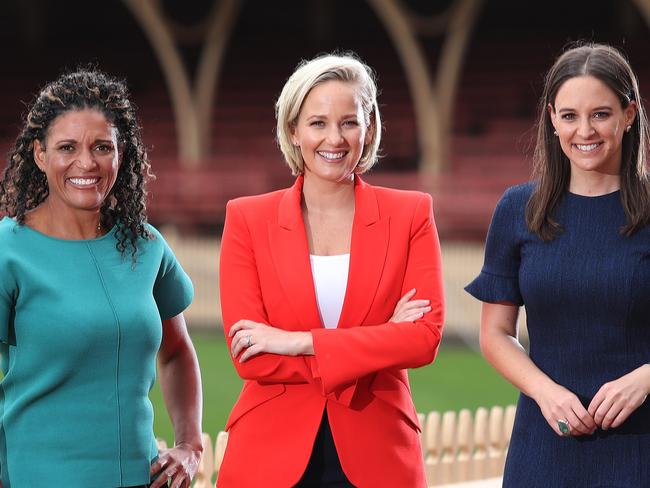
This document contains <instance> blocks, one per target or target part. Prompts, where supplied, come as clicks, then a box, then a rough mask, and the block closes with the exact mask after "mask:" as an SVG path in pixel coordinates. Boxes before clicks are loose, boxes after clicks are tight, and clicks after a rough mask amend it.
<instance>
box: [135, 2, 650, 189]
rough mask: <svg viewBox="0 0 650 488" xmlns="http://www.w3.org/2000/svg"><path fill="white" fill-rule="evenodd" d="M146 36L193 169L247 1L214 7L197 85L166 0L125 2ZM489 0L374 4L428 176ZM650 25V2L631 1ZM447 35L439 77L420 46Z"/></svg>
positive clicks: (205, 142) (205, 145) (437, 163)
mask: <svg viewBox="0 0 650 488" xmlns="http://www.w3.org/2000/svg"><path fill="white" fill-rule="evenodd" d="M123 1H124V3H125V4H126V5H127V6H128V8H129V9H130V11H131V12H132V14H133V15H134V17H135V18H136V20H137V21H138V22H139V24H140V26H141V27H142V29H143V30H144V32H145V34H146V36H147V38H148V39H149V42H150V43H151V45H152V47H153V50H154V52H155V54H156V56H157V58H158V60H159V62H160V65H161V67H162V71H163V73H164V75H165V79H166V82H167V86H168V89H169V92H170V98H171V101H172V105H173V109H174V117H175V122H176V134H177V139H178V148H179V154H178V156H179V158H180V160H181V164H182V165H184V166H185V167H194V166H197V165H199V164H200V161H201V160H202V159H204V158H206V157H207V155H208V154H209V150H210V138H211V137H210V135H211V125H212V122H211V110H212V105H213V101H214V94H215V93H216V88H217V84H218V81H219V76H220V71H221V64H222V59H223V55H224V52H225V48H226V45H227V43H228V40H229V38H230V34H231V33H232V30H233V27H234V25H235V21H236V19H237V15H238V13H239V9H240V6H241V0H218V1H215V4H214V7H213V9H212V12H211V14H210V17H209V19H208V21H207V22H206V23H202V26H203V25H205V27H206V30H205V32H204V35H203V45H202V49H201V56H200V60H199V65H198V69H197V76H196V79H195V84H194V86H192V84H191V82H190V79H189V77H188V74H187V70H186V68H185V66H184V65H183V61H182V59H181V56H180V53H179V51H178V48H177V45H176V41H175V39H174V35H173V33H172V28H171V25H170V23H169V22H167V21H166V19H165V15H164V12H163V9H162V7H161V5H160V3H159V0H123ZM484 1H485V0H454V2H453V3H452V4H451V5H450V7H449V8H448V10H447V11H446V12H444V13H442V14H439V15H435V16H433V17H430V18H425V17H423V16H421V15H416V14H414V13H413V12H410V11H409V10H408V9H407V8H406V6H405V5H404V3H403V2H402V0H367V2H368V5H369V6H370V8H371V9H372V10H373V11H374V12H375V14H376V15H377V17H378V18H379V20H380V21H381V23H382V24H383V26H384V28H385V29H386V32H387V33H388V35H389V37H390V39H391V41H392V43H393V44H394V46H395V48H396V50H397V52H398V54H399V57H400V60H401V62H402V66H403V68H404V72H405V74H406V78H407V82H408V86H409V90H410V93H411V99H412V101H413V110H414V114H415V119H416V127H417V139H418V146H419V154H420V161H419V164H418V166H419V169H420V172H421V174H422V176H424V177H425V184H426V178H427V177H429V176H432V175H435V174H437V173H439V172H440V171H442V170H444V169H445V167H447V166H448V164H449V145H450V136H451V126H452V120H451V119H452V108H453V105H454V100H455V95H456V89H457V86H458V81H459V78H460V73H461V69H462V65H463V60H464V58H465V53H466V51H467V45H468V42H469V39H470V36H471V33H472V31H473V28H474V25H475V23H476V19H477V18H478V15H479V13H480V11H481V8H482V6H483V4H484ZM631 1H632V2H633V4H634V5H636V7H637V8H638V9H639V11H640V12H641V14H642V15H643V17H644V19H645V22H646V24H647V25H648V26H650V0H631ZM431 34H437V35H441V34H444V41H443V46H442V50H441V55H440V58H439V60H438V66H437V71H436V76H435V78H434V77H433V76H432V75H431V73H430V71H429V66H428V63H427V60H426V57H425V55H424V52H423V50H422V47H421V45H420V43H419V42H418V36H419V35H431Z"/></svg>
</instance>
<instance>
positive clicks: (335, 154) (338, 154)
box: [317, 151, 348, 161]
mask: <svg viewBox="0 0 650 488" xmlns="http://www.w3.org/2000/svg"><path fill="white" fill-rule="evenodd" d="M317 153H318V155H319V156H320V157H322V158H324V159H327V160H328V161H338V160H340V159H342V158H344V157H345V155H346V154H347V153H348V152H347V151H317Z"/></svg>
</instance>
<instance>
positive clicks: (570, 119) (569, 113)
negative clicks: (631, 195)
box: [548, 76, 636, 178]
mask: <svg viewBox="0 0 650 488" xmlns="http://www.w3.org/2000/svg"><path fill="white" fill-rule="evenodd" d="M548 111H549V114H550V116H551V122H552V124H553V126H554V127H555V131H556V132H557V135H558V137H559V140H560V146H561V147H562V151H563V152H564V154H565V155H566V156H567V158H568V159H569V161H570V162H571V175H572V178H573V177H574V176H575V175H576V174H578V173H584V172H591V171H595V172H598V173H603V174H607V175H617V174H619V173H620V169H621V146H622V140H623V136H624V134H625V130H626V127H627V126H629V125H630V124H632V123H633V122H634V117H635V115H636V104H635V102H630V103H629V105H628V106H627V107H626V108H625V109H624V108H623V107H622V106H621V102H620V100H619V99H618V97H617V96H616V94H615V93H614V92H613V91H612V90H611V89H610V88H609V87H608V86H607V85H605V84H604V83H603V82H602V81H600V80H599V79H597V78H595V77H593V76H577V77H574V78H570V79H568V80H567V81H565V82H564V83H563V84H562V86H560V89H559V90H558V91H557V94H556V96H555V103H554V106H552V105H550V104H549V106H548Z"/></svg>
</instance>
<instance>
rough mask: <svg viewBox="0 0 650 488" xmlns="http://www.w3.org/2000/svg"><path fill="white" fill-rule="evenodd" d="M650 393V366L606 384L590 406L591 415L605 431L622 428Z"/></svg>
mask: <svg viewBox="0 0 650 488" xmlns="http://www.w3.org/2000/svg"><path fill="white" fill-rule="evenodd" d="M648 393H650V364H644V365H643V366H641V367H639V368H637V369H635V370H634V371H632V372H630V373H628V374H626V375H625V376H621V377H620V378H619V379H617V380H614V381H610V382H608V383H605V384H604V385H603V386H601V387H600V390H598V393H596V395H595V396H594V398H593V399H592V400H591V403H590V404H589V408H588V410H589V413H590V414H591V415H592V417H593V418H594V421H595V422H596V424H597V425H598V426H599V427H600V428H601V429H603V430H607V429H609V428H610V427H612V428H616V427H618V426H620V425H621V424H622V423H623V422H625V420H627V418H628V417H629V416H630V414H631V413H632V412H634V411H635V410H636V409H637V408H639V406H640V405H641V404H642V403H643V402H644V401H645V399H646V397H647V396H648Z"/></svg>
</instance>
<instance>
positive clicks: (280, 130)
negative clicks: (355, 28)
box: [275, 54, 381, 176]
mask: <svg viewBox="0 0 650 488" xmlns="http://www.w3.org/2000/svg"><path fill="white" fill-rule="evenodd" d="M326 81H343V82H346V83H354V84H355V85H357V87H358V94H359V96H360V98H361V106H362V109H363V114H364V119H365V123H366V126H367V127H368V130H371V131H372V138H371V140H370V142H369V143H368V144H366V145H365V147H364V148H363V152H362V153H361V159H359V163H358V164H357V167H356V169H355V172H356V173H359V174H361V173H365V172H366V171H368V170H369V169H370V168H372V166H373V165H374V164H375V163H376V162H377V157H378V152H379V143H380V141H381V117H380V115H379V107H378V106H377V85H376V84H375V80H374V75H373V72H372V70H371V69H370V67H368V66H367V65H365V64H364V63H362V62H361V61H359V60H358V59H357V58H356V57H355V56H354V55H352V54H343V55H335V54H326V55H322V56H318V57H316V58H314V59H311V60H308V61H301V62H300V64H299V65H298V67H297V68H296V70H295V71H294V72H293V74H292V75H291V76H290V77H289V79H288V80H287V82H286V83H285V84H284V87H283V88H282V93H280V96H279V97H278V101H277V102H276V104H275V117H276V119H277V140H278V145H279V146H280V150H281V151H282V154H283V155H284V159H285V161H286V162H287V164H288V165H289V167H290V168H291V172H292V173H293V175H294V176H296V175H299V174H302V173H303V172H304V161H303V159H302V154H301V152H300V148H299V147H296V146H294V144H293V141H292V139H291V135H292V129H293V128H294V127H295V124H296V122H297V120H298V116H299V115H300V109H301V108H302V104H303V102H304V101H305V98H307V95H308V94H309V92H310V91H311V89H312V88H314V87H315V86H316V85H319V84H321V83H324V82H326Z"/></svg>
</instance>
